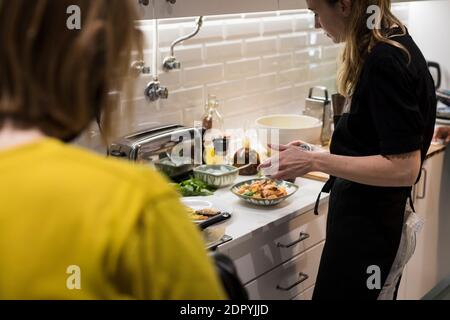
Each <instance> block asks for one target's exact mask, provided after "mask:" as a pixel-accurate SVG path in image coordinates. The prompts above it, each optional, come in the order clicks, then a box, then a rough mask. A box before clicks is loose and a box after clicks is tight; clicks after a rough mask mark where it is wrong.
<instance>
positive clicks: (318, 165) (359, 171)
mask: <svg viewBox="0 0 450 320" xmlns="http://www.w3.org/2000/svg"><path fill="white" fill-rule="evenodd" d="M313 170H314V171H320V172H324V173H327V174H329V175H332V176H335V177H339V178H343V179H346V180H350V181H354V182H357V183H362V184H367V185H373V186H380V187H406V186H408V187H409V186H412V185H413V184H414V183H415V181H416V179H417V176H418V174H419V170H420V151H415V152H413V153H410V154H405V155H399V156H390V157H384V156H381V155H377V156H368V157H348V156H338V155H333V154H329V153H327V152H317V153H313Z"/></svg>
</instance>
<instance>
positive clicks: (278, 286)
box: [277, 272, 309, 291]
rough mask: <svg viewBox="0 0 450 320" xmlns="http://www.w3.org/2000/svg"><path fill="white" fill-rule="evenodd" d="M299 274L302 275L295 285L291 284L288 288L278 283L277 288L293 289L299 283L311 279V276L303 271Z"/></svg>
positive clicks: (283, 289)
mask: <svg viewBox="0 0 450 320" xmlns="http://www.w3.org/2000/svg"><path fill="white" fill-rule="evenodd" d="M298 276H299V277H300V279H299V280H298V281H297V282H296V283H294V284H293V285H291V286H289V287H287V288H284V287H282V286H280V285H277V290H281V291H289V290H291V289H293V288H294V287H296V286H298V285H299V284H301V283H303V282H305V281H306V280H308V279H309V276H308V275H307V274H305V273H302V272H300V274H299V275H298Z"/></svg>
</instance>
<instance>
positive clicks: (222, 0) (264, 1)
mask: <svg viewBox="0 0 450 320" xmlns="http://www.w3.org/2000/svg"><path fill="white" fill-rule="evenodd" d="M135 1H136V5H138V7H139V12H140V18H141V19H153V9H152V4H153V2H154V3H155V16H156V17H157V18H158V19H163V18H178V17H194V16H201V15H203V16H206V15H220V14H233V13H247V12H263V11H276V10H293V9H307V5H306V1H305V0H135ZM407 1H408V0H393V2H407ZM412 1H424V0H412Z"/></svg>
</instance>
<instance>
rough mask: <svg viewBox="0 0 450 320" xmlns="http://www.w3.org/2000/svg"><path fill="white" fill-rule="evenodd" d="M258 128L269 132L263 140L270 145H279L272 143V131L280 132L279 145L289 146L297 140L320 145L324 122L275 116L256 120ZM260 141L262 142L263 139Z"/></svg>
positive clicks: (297, 116)
mask: <svg viewBox="0 0 450 320" xmlns="http://www.w3.org/2000/svg"><path fill="white" fill-rule="evenodd" d="M256 127H257V128H258V129H266V130H267V136H266V137H263V138H265V139H266V140H267V142H268V143H274V144H277V141H271V137H272V135H271V131H272V130H278V132H279V144H288V143H289V142H292V141H295V140H302V141H305V142H308V143H311V144H320V134H321V132H322V121H320V120H318V119H316V118H314V117H310V116H304V115H297V114H275V115H269V116H265V117H261V118H258V119H257V120H256ZM275 136H276V135H275ZM259 140H260V141H261V139H259Z"/></svg>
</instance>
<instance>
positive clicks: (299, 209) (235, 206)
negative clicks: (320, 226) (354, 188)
mask: <svg viewBox="0 0 450 320" xmlns="http://www.w3.org/2000/svg"><path fill="white" fill-rule="evenodd" d="M252 178H253V177H241V176H239V177H238V179H237V180H236V183H238V182H241V181H245V180H249V179H252ZM296 184H297V185H298V186H299V187H300V188H299V190H298V191H297V192H296V193H295V194H294V195H293V196H291V197H290V198H288V199H287V200H285V201H284V202H282V203H280V204H279V205H277V206H274V207H259V206H254V205H251V204H248V203H246V202H245V201H243V200H241V199H239V198H238V197H236V196H235V195H234V194H233V193H232V192H231V191H230V190H229V188H223V189H219V190H217V191H216V192H215V193H214V195H213V196H210V197H198V198H197V199H199V200H200V199H204V200H208V201H210V202H212V203H213V204H220V205H221V206H222V207H229V208H230V209H232V217H231V219H230V220H228V221H226V222H224V223H223V224H222V226H225V234H226V235H228V236H230V237H232V238H233V240H232V241H230V242H227V243H225V244H222V245H221V246H220V248H221V249H225V250H226V249H228V248H230V247H233V246H235V245H237V244H239V243H241V242H243V241H245V240H247V239H248V238H249V237H251V235H252V233H253V232H255V231H258V230H262V231H264V229H265V228H267V227H268V226H269V225H270V224H281V223H284V222H285V221H289V220H291V219H292V218H294V217H296V216H299V215H301V214H304V213H306V212H308V211H310V210H312V209H314V205H315V202H316V200H317V196H318V195H319V192H320V190H321V189H322V187H323V185H324V183H323V182H319V181H314V180H309V179H303V178H299V179H297V181H296ZM325 201H328V194H325V193H324V194H322V197H321V203H323V202H325Z"/></svg>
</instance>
